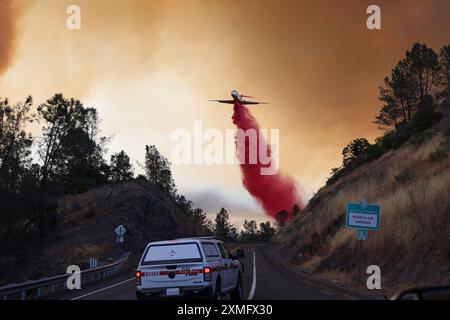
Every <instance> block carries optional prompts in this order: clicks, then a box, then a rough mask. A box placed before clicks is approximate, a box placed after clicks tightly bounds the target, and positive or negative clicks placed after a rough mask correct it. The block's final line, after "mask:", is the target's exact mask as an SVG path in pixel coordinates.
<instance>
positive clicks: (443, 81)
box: [439, 45, 450, 97]
mask: <svg viewBox="0 0 450 320" xmlns="http://www.w3.org/2000/svg"><path fill="white" fill-rule="evenodd" d="M439 65H440V71H441V73H440V78H439V80H440V81H439V82H440V86H441V88H442V92H443V95H444V96H445V97H450V45H448V46H445V47H443V48H442V49H441V52H440V54H439Z"/></svg>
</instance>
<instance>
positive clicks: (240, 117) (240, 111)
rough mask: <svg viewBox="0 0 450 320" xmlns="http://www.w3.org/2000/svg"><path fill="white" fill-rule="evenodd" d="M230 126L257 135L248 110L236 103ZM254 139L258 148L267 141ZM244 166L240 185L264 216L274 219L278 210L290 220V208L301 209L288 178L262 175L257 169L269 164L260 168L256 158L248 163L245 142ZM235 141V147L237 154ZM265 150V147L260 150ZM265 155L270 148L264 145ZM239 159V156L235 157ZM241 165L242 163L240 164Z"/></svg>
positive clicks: (254, 120) (295, 189) (298, 198)
mask: <svg viewBox="0 0 450 320" xmlns="http://www.w3.org/2000/svg"><path fill="white" fill-rule="evenodd" d="M232 119H233V123H234V124H235V125H236V127H237V128H238V129H242V130H244V131H246V130H248V129H254V130H256V132H259V125H258V123H257V121H256V119H255V118H254V117H253V116H252V115H251V113H250V111H249V110H248V109H247V107H245V106H244V105H242V104H241V103H239V102H236V103H235V104H234V114H233V118H232ZM256 136H257V137H258V143H257V145H258V146H265V145H267V141H266V139H264V138H261V137H259V134H258V135H256ZM245 140H246V141H245V144H246V145H245V153H246V155H245V159H246V161H245V163H242V164H241V165H240V166H241V171H242V183H243V185H244V187H245V188H246V189H247V190H248V192H249V193H250V194H251V195H252V196H253V197H255V198H256V199H257V200H258V202H259V203H260V204H261V205H262V207H263V208H264V210H265V211H266V213H267V214H269V215H270V216H271V217H273V218H276V214H277V213H278V212H280V211H282V210H286V211H287V212H288V214H289V215H288V218H287V219H290V218H291V211H292V207H293V206H294V205H295V204H297V205H298V206H299V207H300V208H301V209H303V207H304V203H303V201H302V199H301V197H300V194H299V190H298V188H297V185H296V183H295V182H294V181H293V180H292V179H291V178H289V177H285V176H283V175H281V174H280V173H276V174H274V175H262V174H261V168H263V167H270V164H268V165H264V164H262V163H260V161H259V156H258V161H257V163H256V164H250V163H249V161H248V160H249V157H248V152H249V148H248V146H249V141H248V139H245ZM238 143H239V141H237V144H236V147H237V152H238V153H239V148H238ZM264 148H265V147H264ZM263 150H267V155H268V156H270V155H271V151H270V145H267V149H263ZM238 156H239V154H238ZM242 162H244V161H242Z"/></svg>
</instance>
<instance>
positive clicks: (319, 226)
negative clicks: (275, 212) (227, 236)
mask: <svg viewBox="0 0 450 320" xmlns="http://www.w3.org/2000/svg"><path fill="white" fill-rule="evenodd" d="M440 111H441V112H442V113H443V118H442V120H441V121H440V122H439V123H438V124H437V125H435V126H433V127H431V128H429V129H428V130H427V131H426V132H425V135H423V136H424V137H426V139H425V140H424V139H421V140H418V139H411V140H410V141H408V142H407V143H405V144H404V145H403V146H402V147H400V148H399V149H397V150H393V151H389V152H387V153H385V154H384V155H382V156H381V157H380V158H378V159H377V160H374V161H372V162H369V163H366V164H364V165H362V166H361V167H359V168H357V169H355V170H354V171H352V172H351V173H349V174H348V175H346V176H343V177H341V178H339V179H338V180H337V181H335V182H334V183H332V184H330V185H328V186H326V187H323V188H322V189H320V190H319V191H318V192H317V194H316V195H315V196H314V197H313V198H312V199H311V200H310V202H309V204H308V206H307V207H306V208H305V210H304V211H302V213H301V214H299V215H298V216H296V217H295V218H294V219H293V220H291V221H290V222H289V223H287V225H286V226H285V227H284V228H282V229H281V230H280V232H279V233H278V234H277V236H276V238H275V240H274V248H273V250H272V254H273V255H275V256H277V257H278V258H279V259H285V260H288V261H289V262H291V263H293V264H294V265H295V266H297V267H299V268H301V269H302V270H303V271H306V272H309V273H314V274H316V275H318V276H319V277H323V278H325V279H328V280H330V281H333V282H338V283H341V284H344V285H348V286H351V287H353V288H361V289H363V288H365V280H364V281H361V280H359V276H358V272H357V270H358V267H360V265H359V261H362V266H364V271H365V267H366V266H368V265H372V264H376V265H379V266H380V268H381V283H382V288H383V289H384V290H385V292H386V293H388V294H389V293H392V292H393V291H396V290H399V289H403V288H406V287H414V286H422V285H442V284H449V283H450V196H449V190H450V156H446V155H445V154H441V155H440V156H438V157H436V154H439V152H438V153H436V152H435V151H436V150H438V149H442V146H444V145H445V146H446V148H447V149H448V146H449V145H450V117H449V106H448V104H446V105H442V106H441V110H440ZM433 153H434V156H431V157H430V154H433ZM433 159H434V160H433ZM362 199H367V200H368V201H369V202H370V203H377V204H380V205H381V229H380V230H379V231H369V236H368V240H367V241H362V243H361V245H362V256H361V258H358V240H357V235H356V231H355V230H350V229H347V228H346V227H345V215H346V204H347V203H348V202H359V201H361V200H362ZM359 259H361V260H359ZM364 279H367V275H365V278H364ZM365 290H367V289H365Z"/></svg>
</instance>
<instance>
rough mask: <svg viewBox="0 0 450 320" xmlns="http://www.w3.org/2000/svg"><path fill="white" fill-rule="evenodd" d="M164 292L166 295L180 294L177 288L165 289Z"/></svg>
mask: <svg viewBox="0 0 450 320" xmlns="http://www.w3.org/2000/svg"><path fill="white" fill-rule="evenodd" d="M166 294H167V295H168V296H178V295H179V294H180V289H179V288H169V289H166Z"/></svg>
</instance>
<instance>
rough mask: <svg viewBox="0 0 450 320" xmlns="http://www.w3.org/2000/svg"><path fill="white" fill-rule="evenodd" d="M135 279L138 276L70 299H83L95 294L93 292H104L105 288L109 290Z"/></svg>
mask: <svg viewBox="0 0 450 320" xmlns="http://www.w3.org/2000/svg"><path fill="white" fill-rule="evenodd" d="M135 279H136V278H134V277H133V278H131V279H128V280H125V281H122V282H119V283H116V284H113V285H111V286H109V287H106V288H102V289H99V290H96V291H93V292H89V293H86V294H83V295H82V296H79V297H75V298H73V299H70V300H78V299H82V298H84V297H87V296H90V295H93V294H96V293H99V292H102V291H105V290H108V289H111V288H114V287H117V286H120V285H121V284H124V283H127V282H130V281H131V280H135Z"/></svg>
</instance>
